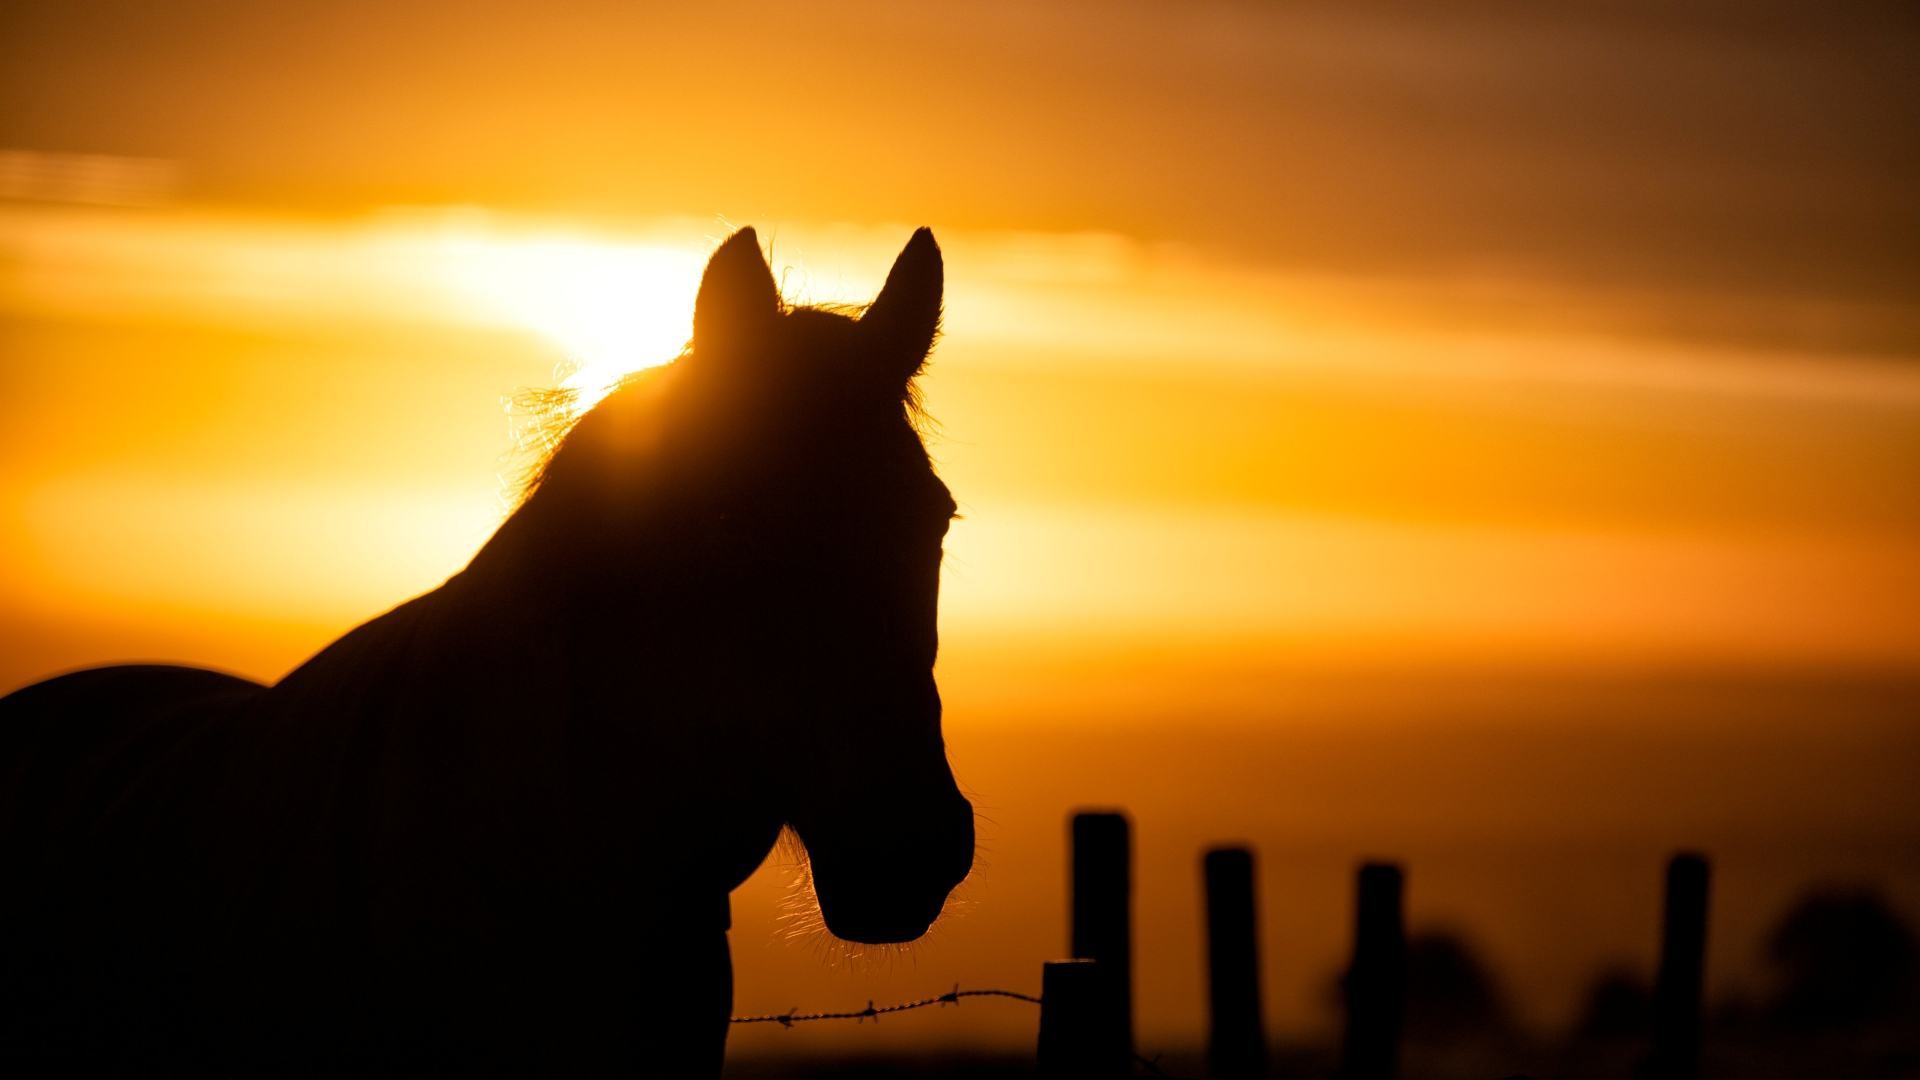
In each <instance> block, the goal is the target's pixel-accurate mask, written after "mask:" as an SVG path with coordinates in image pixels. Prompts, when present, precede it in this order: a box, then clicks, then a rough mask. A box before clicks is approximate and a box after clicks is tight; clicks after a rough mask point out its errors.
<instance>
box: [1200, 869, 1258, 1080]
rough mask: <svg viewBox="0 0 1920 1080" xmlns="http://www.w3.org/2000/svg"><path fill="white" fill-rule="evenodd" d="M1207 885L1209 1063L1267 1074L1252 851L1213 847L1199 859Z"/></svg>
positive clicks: (1238, 1077)
mask: <svg viewBox="0 0 1920 1080" xmlns="http://www.w3.org/2000/svg"><path fill="white" fill-rule="evenodd" d="M1201 867H1202V876H1203V877H1204V879H1205V881H1206V891H1207V1003H1208V1011H1209V1014H1210V1024H1209V1027H1208V1031H1207V1067H1208V1072H1209V1074H1210V1075H1212V1076H1215V1077H1218V1078H1219V1080H1248V1078H1254V1077H1264V1076H1266V1075H1267V1036H1266V1030H1265V1027H1264V1025H1263V1024H1262V1023H1261V1017H1260V935H1259V927H1258V921H1259V910H1260V909H1259V906H1258V904H1257V903H1256V902H1255V900H1254V888H1253V852H1252V851H1250V850H1248V849H1246V848H1243V847H1229V848H1215V849H1213V850H1212V851H1209V852H1207V853H1206V855H1205V857H1204V858H1203V859H1202V860H1201Z"/></svg>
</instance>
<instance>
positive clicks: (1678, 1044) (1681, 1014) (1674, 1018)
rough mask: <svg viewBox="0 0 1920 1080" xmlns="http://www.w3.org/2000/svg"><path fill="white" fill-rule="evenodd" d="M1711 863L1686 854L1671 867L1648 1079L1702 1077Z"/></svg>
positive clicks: (1665, 1079)
mask: <svg viewBox="0 0 1920 1080" xmlns="http://www.w3.org/2000/svg"><path fill="white" fill-rule="evenodd" d="M1707 878H1708V872H1707V860H1706V857H1705V856H1702V855H1696V854H1694V853H1692V852H1681V853H1680V854H1678V855H1675V856H1674V857H1673V858H1672V860H1670V861H1669V862H1668V863H1667V898H1666V917H1665V920H1664V925H1663V926H1662V927H1661V935H1660V974H1659V978H1658V980H1657V981H1656V982H1655V983H1654V988H1653V1053H1652V1056H1651V1058H1650V1059H1649V1061H1648V1066H1649V1069H1648V1071H1649V1073H1651V1074H1652V1075H1653V1076H1655V1077H1659V1078H1661V1080H1685V1078H1688V1077H1693V1076H1698V1075H1699V1072H1700V992H1701V987H1702V984H1703V983H1704V982H1705V977H1706V963H1707V958H1706V953H1707Z"/></svg>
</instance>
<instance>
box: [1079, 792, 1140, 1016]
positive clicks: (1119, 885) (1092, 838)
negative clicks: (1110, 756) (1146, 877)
mask: <svg viewBox="0 0 1920 1080" xmlns="http://www.w3.org/2000/svg"><path fill="white" fill-rule="evenodd" d="M1130 831H1131V830H1130V828H1129V826H1128V824H1127V816H1126V815H1125V814H1123V813H1120V812H1117V811H1115V812H1106V813H1078V814H1075V815H1073V928H1072V935H1071V936H1072V942H1071V948H1072V950H1073V955H1074V956H1077V957H1083V958H1085V959H1088V960H1098V961H1099V962H1100V965H1101V967H1102V969H1103V970H1104V971H1105V972H1106V975H1105V976H1104V983H1105V985H1106V986H1107V988H1108V994H1109V1000H1108V1002H1107V1010H1108V1012H1107V1015H1108V1017H1109V1018H1110V1019H1109V1023H1110V1024H1111V1025H1112V1026H1113V1027H1115V1028H1116V1029H1117V1030H1118V1031H1119V1032H1120V1038H1121V1045H1123V1046H1125V1047H1126V1049H1127V1052H1128V1053H1132V1052H1133V865H1132V863H1133V851H1132V847H1133V845H1132V838H1131V836H1130V835H1129V834H1130Z"/></svg>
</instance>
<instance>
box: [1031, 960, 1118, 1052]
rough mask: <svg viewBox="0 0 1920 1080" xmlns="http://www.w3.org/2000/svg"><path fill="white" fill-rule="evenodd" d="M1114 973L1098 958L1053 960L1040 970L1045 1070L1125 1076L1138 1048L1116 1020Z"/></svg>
mask: <svg viewBox="0 0 1920 1080" xmlns="http://www.w3.org/2000/svg"><path fill="white" fill-rule="evenodd" d="M1112 976H1113V973H1112V972H1111V971H1109V970H1107V967H1106V965H1105V964H1103V963H1101V962H1100V961H1098V960H1050V961H1048V962H1047V963H1046V965H1045V966H1044V967H1043V968H1042V970H1041V976H1040V1053H1039V1061H1038V1065H1039V1074H1040V1076H1041V1077H1043V1078H1045V1080H1119V1078H1120V1077H1124V1076H1127V1075H1128V1074H1130V1073H1131V1072H1132V1071H1133V1068H1132V1067H1133V1054H1132V1051H1131V1049H1130V1048H1129V1047H1128V1045H1127V1044H1126V1043H1125V1042H1123V1041H1122V1040H1121V1035H1122V1032H1121V1031H1120V1030H1119V1029H1118V1028H1116V1027H1115V1026H1114V1025H1113V985H1112V983H1113V978H1112Z"/></svg>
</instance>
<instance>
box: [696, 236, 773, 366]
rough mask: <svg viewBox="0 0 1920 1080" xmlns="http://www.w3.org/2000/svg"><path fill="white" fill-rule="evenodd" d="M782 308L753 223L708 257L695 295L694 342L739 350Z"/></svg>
mask: <svg viewBox="0 0 1920 1080" xmlns="http://www.w3.org/2000/svg"><path fill="white" fill-rule="evenodd" d="M779 314H780V287H779V286H777V285H775V284H774V283H773V271H772V270H770V269H768V268H767V260H766V258H765V257H764V256H762V255H761V254H760V238H759V237H758V236H756V235H755V234H754V231H753V227H752V226H751V225H749V226H747V227H746V228H744V229H741V230H740V231H739V232H736V233H734V234H733V235H732V236H729V237H727V239H726V240H725V241H724V242H723V243H721V245H720V247H719V248H718V249H716V250H715V251H714V253H713V258H711V259H709V260H707V271H706V273H705V274H704V275H702V276H701V278H700V293H699V295H698V296H696V297H695V298H694V301H693V346H694V349H695V350H696V351H699V352H705V353H709V354H715V353H738V352H741V351H743V349H744V348H745V347H750V345H751V343H752V342H754V341H756V340H758V339H759V338H760V335H761V334H762V333H763V332H764V331H765V329H766V328H767V326H768V325H769V324H771V323H772V321H773V319H774V318H775V317H776V316H778V315H779Z"/></svg>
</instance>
